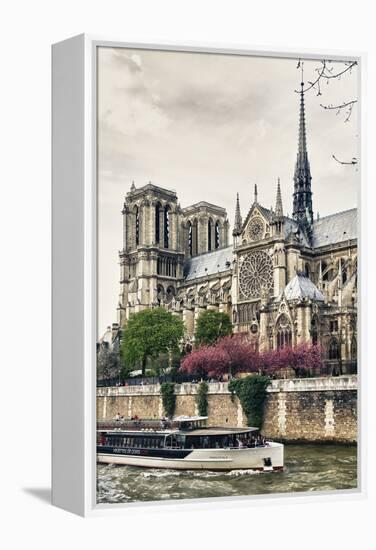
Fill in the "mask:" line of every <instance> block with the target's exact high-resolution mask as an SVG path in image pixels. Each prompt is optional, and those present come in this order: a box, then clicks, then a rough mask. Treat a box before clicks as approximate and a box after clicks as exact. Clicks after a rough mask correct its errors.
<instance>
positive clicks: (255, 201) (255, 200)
mask: <svg viewBox="0 0 376 550" xmlns="http://www.w3.org/2000/svg"><path fill="white" fill-rule="evenodd" d="M253 202H254V203H255V204H257V183H255V199H254V201H253Z"/></svg>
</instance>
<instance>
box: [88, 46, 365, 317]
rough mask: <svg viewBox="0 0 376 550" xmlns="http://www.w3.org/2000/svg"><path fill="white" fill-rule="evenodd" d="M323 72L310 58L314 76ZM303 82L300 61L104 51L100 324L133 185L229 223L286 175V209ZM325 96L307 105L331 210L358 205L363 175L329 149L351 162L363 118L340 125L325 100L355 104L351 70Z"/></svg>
mask: <svg viewBox="0 0 376 550" xmlns="http://www.w3.org/2000/svg"><path fill="white" fill-rule="evenodd" d="M317 66H318V62H317V61H305V64H304V69H305V71H304V74H305V78H306V79H307V81H308V80H309V79H312V78H313V76H314V74H315V69H316V68H317ZM299 80H300V73H299V71H298V70H297V69H296V60H293V59H273V58H265V57H264V58H258V57H252V56H234V55H216V54H198V53H189V52H172V51H170V52H163V51H157V50H131V49H127V48H100V49H99V61H98V131H99V133H98V163H99V211H100V212H101V208H102V205H103V214H102V218H101V219H102V223H101V225H100V234H101V240H100V248H99V258H100V274H99V302H100V304H99V306H100V322H99V327H103V326H107V324H108V323H109V322H110V321H111V320H112V319H113V314H114V311H115V308H116V300H117V292H118V274H117V269H118V266H117V250H118V247H119V246H120V245H121V244H120V245H119V242H120V243H121V216H120V214H119V212H120V210H121V206H122V201H123V199H124V195H125V193H126V192H127V191H128V190H129V187H130V185H131V182H132V180H135V183H136V186H137V187H139V186H141V185H144V184H146V183H147V182H148V181H150V180H151V181H152V182H153V183H155V184H157V185H161V186H162V187H167V188H172V189H176V190H177V192H178V195H179V200H180V202H181V204H182V206H187V205H188V204H191V203H194V202H197V201H198V200H208V201H210V202H216V203H217V204H220V205H221V206H224V207H225V208H226V209H227V210H228V214H229V219H230V222H231V223H232V220H233V215H234V206H235V193H236V191H239V193H240V199H241V208H242V213H243V215H245V214H246V213H247V212H248V209H249V206H250V204H251V202H252V200H253V186H254V183H257V184H258V187H259V199H260V201H261V202H262V203H263V204H264V205H265V206H267V207H269V206H270V205H271V204H274V201H275V189H276V182H277V178H278V177H280V178H281V185H282V196H283V203H284V210H285V212H286V213H287V212H289V213H291V210H292V199H291V195H292V191H293V179H292V178H293V171H294V164H295V159H296V150H297V137H298V113H299V95H298V94H296V93H295V92H294V90H295V88H296V87H297V84H298V83H299ZM322 93H323V95H322V96H321V97H317V96H316V95H315V93H314V92H313V91H312V93H311V92H310V93H307V94H306V97H305V101H306V121H307V139H308V149H309V157H310V162H311V169H312V175H313V182H312V184H313V193H314V209H315V211H316V212H317V211H319V212H320V214H321V215H326V214H329V213H331V212H334V211H336V210H343V209H346V208H351V207H353V206H355V205H356V192H357V184H358V175H359V174H358V173H357V172H355V171H354V170H353V169H352V168H349V167H345V166H342V165H339V164H338V163H336V162H335V161H334V160H333V159H332V154H337V155H338V157H340V158H343V159H347V158H352V157H353V156H354V154H355V155H356V148H357V141H356V139H355V137H354V136H355V135H356V134H358V128H357V116H356V112H354V114H353V116H352V118H351V120H350V122H349V123H346V124H345V123H344V122H343V117H342V116H341V115H338V116H336V114H335V112H333V111H325V110H324V109H323V108H322V107H320V103H334V102H335V101H338V100H342V98H343V100H345V99H346V100H348V99H349V98H354V97H356V96H357V79H356V73H354V74H353V75H345V77H343V78H342V79H341V81H335V82H334V81H333V82H331V83H330V84H329V85H325V87H323V90H322ZM354 152H355V153H354ZM101 258H105V261H104V264H105V265H102V263H101V262H102V259H101Z"/></svg>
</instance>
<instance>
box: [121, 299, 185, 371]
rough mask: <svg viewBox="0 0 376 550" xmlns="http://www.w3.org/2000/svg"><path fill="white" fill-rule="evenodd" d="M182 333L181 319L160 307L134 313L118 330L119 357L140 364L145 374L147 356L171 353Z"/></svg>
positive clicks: (130, 363) (176, 348)
mask: <svg viewBox="0 0 376 550" xmlns="http://www.w3.org/2000/svg"><path fill="white" fill-rule="evenodd" d="M183 334H184V324H183V321H181V320H180V319H178V318H177V317H175V316H174V315H172V313H170V312H169V311H166V310H165V309H163V308H155V309H145V310H143V311H140V312H139V313H134V314H133V315H132V316H131V317H130V318H129V320H128V322H127V324H126V325H125V327H124V329H123V333H122V339H121V356H122V358H123V361H124V363H125V365H127V366H132V367H134V366H140V367H141V368H142V374H145V368H146V361H147V359H148V358H154V359H156V358H157V357H158V356H159V355H160V354H161V353H167V354H169V356H172V354H174V353H178V352H179V343H180V341H181V339H182V337H183Z"/></svg>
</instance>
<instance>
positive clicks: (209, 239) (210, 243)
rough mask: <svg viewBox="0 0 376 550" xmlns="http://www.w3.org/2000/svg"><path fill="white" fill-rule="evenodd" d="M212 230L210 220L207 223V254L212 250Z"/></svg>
mask: <svg viewBox="0 0 376 550" xmlns="http://www.w3.org/2000/svg"><path fill="white" fill-rule="evenodd" d="M212 228H213V221H212V220H211V219H210V220H209V221H208V251H209V252H210V251H211V250H212Z"/></svg>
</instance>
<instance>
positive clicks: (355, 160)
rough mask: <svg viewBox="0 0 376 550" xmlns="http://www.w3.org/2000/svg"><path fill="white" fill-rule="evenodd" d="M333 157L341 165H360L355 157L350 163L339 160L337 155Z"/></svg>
mask: <svg viewBox="0 0 376 550" xmlns="http://www.w3.org/2000/svg"><path fill="white" fill-rule="evenodd" d="M332 157H333V158H334V160H336V161H337V162H338V163H339V164H346V165H355V164H358V160H357V159H356V158H355V157H353V158H352V159H351V161H350V162H345V161H343V160H339V159H337V157H336V156H335V155H332Z"/></svg>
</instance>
